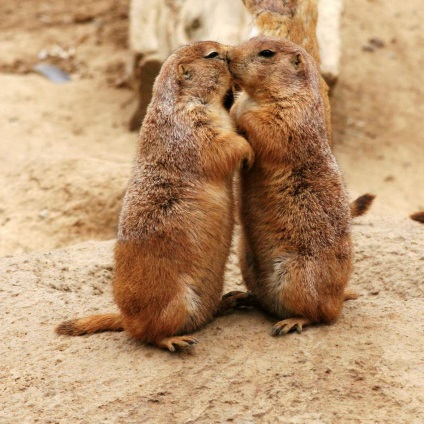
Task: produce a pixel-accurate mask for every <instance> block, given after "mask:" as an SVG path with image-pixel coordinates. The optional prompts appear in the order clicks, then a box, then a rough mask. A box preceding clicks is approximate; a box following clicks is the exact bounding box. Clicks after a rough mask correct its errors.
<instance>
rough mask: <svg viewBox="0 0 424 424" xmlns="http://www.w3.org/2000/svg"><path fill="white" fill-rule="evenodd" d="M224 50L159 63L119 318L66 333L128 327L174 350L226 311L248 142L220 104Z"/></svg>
mask: <svg viewBox="0 0 424 424" xmlns="http://www.w3.org/2000/svg"><path fill="white" fill-rule="evenodd" d="M227 50H228V49H227V47H226V46H224V45H221V44H219V43H216V42H197V43H193V44H190V45H187V46H184V47H181V48H180V49H178V50H177V51H176V52H175V53H173V54H172V55H171V56H170V57H169V58H168V59H167V61H166V62H165V63H164V65H163V66H162V69H161V72H160V74H159V76H158V77H157V79H156V81H155V84H154V87H153V97H152V101H151V103H150V105H149V107H148V110H147V114H146V117H145V119H144V122H143V125H142V128H141V130H140V136H139V146H138V153H137V157H136V161H135V165H134V168H133V173H132V178H131V180H130V182H129V185H128V188H127V191H126V194H125V198H124V203H123V207H122V211H121V215H120V222H119V228H118V239H117V242H116V245H115V274H114V279H113V292H114V298H115V301H116V303H117V305H118V307H119V309H120V313H119V314H105V315H95V316H91V317H87V318H81V319H76V320H72V321H67V322H64V323H62V324H61V325H59V327H58V328H57V329H56V331H57V332H58V333H59V334H66V335H82V334H87V333H95V332H99V331H107V330H110V331H120V330H125V331H126V332H127V333H128V335H129V336H131V337H133V338H135V339H137V340H140V341H142V342H147V343H153V344H155V345H156V346H158V347H161V348H165V349H169V350H170V351H174V350H175V348H176V347H187V346H189V345H192V344H194V343H196V342H197V341H196V339H194V338H193V337H191V336H187V335H185V334H186V333H190V332H192V331H195V330H197V329H199V328H200V327H202V326H203V325H204V324H206V323H207V322H208V321H210V320H211V319H212V317H213V316H214V314H216V313H217V312H218V310H219V308H220V298H221V294H222V289H223V276H224V267H225V263H226V260H227V256H228V253H229V249H230V243H231V235H232V230H233V225H234V218H233V217H234V213H233V212H234V211H233V208H234V207H233V194H232V181H233V174H234V172H235V171H236V170H237V169H238V168H239V167H240V165H241V164H242V163H243V162H244V161H245V162H246V163H247V165H248V166H250V165H251V164H252V162H253V157H254V154H253V151H252V149H251V147H250V145H249V144H248V143H247V141H246V140H245V139H244V138H242V137H240V136H239V135H237V134H236V132H235V131H234V128H233V124H232V121H231V119H230V116H229V114H228V113H227V112H226V111H225V109H224V107H223V105H222V102H223V99H224V96H225V94H226V92H227V90H228V89H229V88H230V85H231V75H230V72H229V70H228V66H227V62H226V53H227Z"/></svg>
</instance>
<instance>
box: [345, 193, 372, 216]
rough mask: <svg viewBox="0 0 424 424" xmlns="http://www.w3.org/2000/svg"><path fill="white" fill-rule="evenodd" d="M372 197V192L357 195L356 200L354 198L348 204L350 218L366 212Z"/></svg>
mask: <svg viewBox="0 0 424 424" xmlns="http://www.w3.org/2000/svg"><path fill="white" fill-rule="evenodd" d="M374 199H375V195H374V194H369V193H367V194H363V195H362V196H359V197H358V198H357V199H356V200H354V201H353V202H352V203H351V204H350V214H351V216H352V218H356V217H357V216H361V215H364V214H365V213H367V212H368V209H369V208H370V207H371V204H372V202H373V201H374Z"/></svg>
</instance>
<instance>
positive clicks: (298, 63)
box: [291, 53, 305, 69]
mask: <svg viewBox="0 0 424 424" xmlns="http://www.w3.org/2000/svg"><path fill="white" fill-rule="evenodd" d="M291 63H292V65H293V66H294V68H295V69H302V68H303V66H304V64H305V61H304V59H303V57H302V55H301V54H300V53H295V54H294V55H293V57H292V59H291Z"/></svg>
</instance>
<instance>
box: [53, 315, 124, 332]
mask: <svg viewBox="0 0 424 424" xmlns="http://www.w3.org/2000/svg"><path fill="white" fill-rule="evenodd" d="M123 330H124V327H123V326H122V318H121V315H119V314H103V315H90V316H88V317H85V318H77V319H72V320H69V321H64V322H62V323H61V324H59V325H58V326H57V327H56V333H57V334H63V335H65V336H82V335H84V334H93V333H100V332H102V331H123Z"/></svg>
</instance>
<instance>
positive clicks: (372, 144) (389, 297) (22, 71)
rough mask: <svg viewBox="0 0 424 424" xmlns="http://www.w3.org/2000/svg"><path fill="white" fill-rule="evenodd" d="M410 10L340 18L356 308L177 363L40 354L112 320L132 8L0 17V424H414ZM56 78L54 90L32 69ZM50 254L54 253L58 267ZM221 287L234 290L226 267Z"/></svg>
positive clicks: (126, 347) (127, 161) (148, 357)
mask: <svg viewBox="0 0 424 424" xmlns="http://www.w3.org/2000/svg"><path fill="white" fill-rule="evenodd" d="M423 21H424V9H423V8H422V5H421V1H420V0H408V1H406V2H405V3H402V4H400V3H399V2H397V1H394V0H386V1H383V0H368V1H367V0H356V1H355V0H346V1H345V11H344V15H343V19H342V45H343V55H342V66H341V74H340V78H339V83H338V85H337V87H336V88H335V90H334V93H333V98H332V106H333V118H334V136H335V143H334V144H335V147H334V151H335V153H336V156H337V158H338V160H339V162H340V165H341V167H342V170H343V172H344V174H345V177H346V181H347V185H348V187H349V190H350V192H351V194H352V198H353V197H355V196H357V195H359V194H362V193H365V192H371V193H374V194H376V195H377V196H378V197H377V199H376V202H375V204H374V206H373V208H372V210H371V212H370V213H369V214H368V215H367V216H366V217H364V218H361V219H359V220H358V221H357V222H356V224H355V225H354V235H355V248H356V259H355V272H354V276H353V278H352V282H351V286H352V288H354V289H355V290H357V291H358V292H359V293H360V295H361V297H360V298H359V299H358V300H357V301H354V302H349V303H347V304H346V307H345V309H344V312H343V315H342V317H341V319H340V320H339V321H338V322H337V323H336V324H334V325H333V326H329V327H325V326H317V327H311V328H308V329H306V330H305V331H304V332H303V334H301V335H297V334H296V335H289V336H287V337H284V338H278V339H277V338H272V337H271V336H270V329H271V326H272V322H273V319H272V317H268V316H264V315H263V314H261V313H259V312H252V311H250V312H243V313H236V314H234V315H231V316H228V317H224V318H220V319H217V320H216V321H214V322H213V323H211V324H210V325H209V326H207V327H206V328H205V329H203V330H202V331H200V332H199V333H198V334H197V336H198V338H199V340H200V343H199V345H198V346H196V347H195V348H194V349H193V350H192V351H191V352H183V353H180V354H177V355H171V354H169V353H167V352H163V351H159V350H157V349H154V348H152V347H146V346H141V345H139V344H137V343H135V342H133V341H130V340H128V339H127V338H126V336H125V335H124V334H117V333H116V334H101V335H96V336H91V337H82V338H71V339H68V338H64V337H59V336H56V335H55V334H54V332H53V328H54V325H55V324H57V323H58V322H60V321H61V320H62V319H65V318H69V317H74V316H78V315H82V314H87V313H93V312H97V311H111V310H114V308H115V307H114V305H113V302H112V297H111V288H110V282H111V276H112V271H113V261H112V250H111V249H112V242H111V241H106V240H111V239H113V237H114V234H115V230H116V223H117V216H118V212H119V208H120V203H121V198H122V194H123V191H124V189H125V185H126V182H127V179H128V176H129V171H130V168H131V163H132V159H133V154H134V149H135V143H136V139H137V136H136V134H134V133H130V132H128V131H127V127H128V121H129V119H130V117H131V114H132V112H133V110H134V108H135V105H136V98H135V93H134V92H133V90H132V89H131V81H130V80H129V79H128V75H129V67H130V62H131V53H130V51H129V49H128V43H127V29H128V1H122V0H121V1H112V0H96V1H94V0H86V1H81V0H68V1H66V2H65V1H63V0H55V1H41V0H40V1H33V0H21V1H20V2H19V7H17V6H16V5H15V4H14V3H13V2H10V1H6V0H0V53H1V55H0V85H1V88H2V89H1V95H0V111H1V113H0V134H1V142H0V161H1V163H2V167H1V170H0V257H2V258H0V299H1V300H0V311H1V315H2V320H3V325H2V326H1V330H0V337H1V340H2V342H3V343H2V344H1V346H0V356H1V358H2V361H1V363H0V404H1V405H2V408H0V423H16V422H22V423H34V422H40V423H71V422H72V423H97V422H102V423H103V422H104V423H140V422H154V423H156V422H157V423H163V422H175V423H180V422H181V423H182V422H184V423H221V422H234V423H256V422H270V423H274V422H281V423H287V422H290V423H333V422H334V423H339V422H352V423H363V422H364V423H391V422H393V423H398V422H399V423H421V422H424V406H423V405H424V396H423V393H424V354H423V349H422V346H423V342H424V336H423V334H424V331H423V330H424V328H423V327H424V325H423V317H424V285H423V276H424V249H423V248H424V225H422V224H418V223H416V222H413V221H411V220H410V219H408V218H407V216H408V215H409V214H410V213H412V212H415V211H417V210H420V209H424V191H423V190H421V189H419V187H421V184H422V183H423V181H424V166H422V162H423V160H424V135H423V134H424V120H423V118H422V117H423V116H424V73H423V71H422V70H423V69H424V53H423V52H424V32H423V31H422V27H421V25H422V24H421V23H422V22H423ZM40 61H41V62H49V63H54V64H57V65H59V66H60V67H61V68H63V69H65V70H66V71H67V72H69V73H70V75H71V76H72V81H71V82H70V83H67V84H54V83H52V82H50V81H48V80H47V79H45V78H43V77H42V76H40V75H38V74H36V73H34V72H32V67H33V66H34V65H35V64H37V63H38V62H40ZM57 248H60V250H54V249H57ZM227 271H228V273H227V279H226V289H241V288H242V286H241V283H240V276H239V272H238V268H237V262H236V260H235V256H234V252H233V255H232V257H231V258H230V261H229V264H228V269H227Z"/></svg>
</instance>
